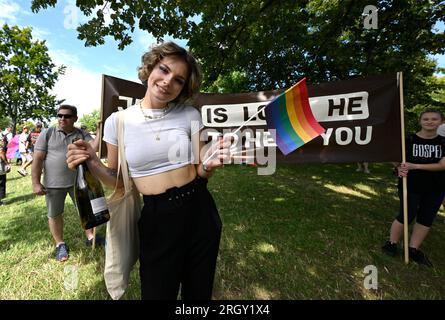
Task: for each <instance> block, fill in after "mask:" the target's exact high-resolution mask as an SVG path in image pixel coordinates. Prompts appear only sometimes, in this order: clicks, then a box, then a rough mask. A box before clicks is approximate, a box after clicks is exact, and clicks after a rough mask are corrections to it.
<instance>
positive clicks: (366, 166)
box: [355, 162, 371, 173]
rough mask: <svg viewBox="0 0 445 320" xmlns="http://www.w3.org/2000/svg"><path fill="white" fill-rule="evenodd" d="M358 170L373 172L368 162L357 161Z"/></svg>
mask: <svg viewBox="0 0 445 320" xmlns="http://www.w3.org/2000/svg"><path fill="white" fill-rule="evenodd" d="M355 171H357V172H362V171H363V172H364V173H371V171H369V164H368V162H357V170H355Z"/></svg>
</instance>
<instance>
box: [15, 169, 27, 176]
mask: <svg viewBox="0 0 445 320" xmlns="http://www.w3.org/2000/svg"><path fill="white" fill-rule="evenodd" d="M17 172H18V173H20V175H21V176H22V177H26V176H27V175H28V172H26V171H25V170H24V169H19V170H17Z"/></svg>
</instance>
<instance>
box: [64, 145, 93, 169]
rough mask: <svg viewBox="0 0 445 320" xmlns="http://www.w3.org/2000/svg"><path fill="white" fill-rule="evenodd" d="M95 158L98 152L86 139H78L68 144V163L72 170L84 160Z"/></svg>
mask: <svg viewBox="0 0 445 320" xmlns="http://www.w3.org/2000/svg"><path fill="white" fill-rule="evenodd" d="M95 158H97V156H96V152H95V151H94V150H93V148H92V147H91V145H90V144H89V143H88V142H86V141H84V140H77V141H75V142H73V143H71V144H69V145H68V152H67V153H66V163H67V164H68V168H70V169H71V170H75V169H76V167H77V166H78V165H79V164H81V163H82V162H85V161H92V160H94V159H95Z"/></svg>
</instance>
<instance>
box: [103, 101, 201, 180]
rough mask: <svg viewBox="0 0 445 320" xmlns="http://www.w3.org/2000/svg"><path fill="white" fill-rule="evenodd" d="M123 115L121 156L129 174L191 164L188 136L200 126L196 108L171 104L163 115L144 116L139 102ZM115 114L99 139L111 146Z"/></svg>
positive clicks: (115, 135) (145, 174)
mask: <svg viewBox="0 0 445 320" xmlns="http://www.w3.org/2000/svg"><path fill="white" fill-rule="evenodd" d="M144 111H149V110H144ZM156 111H158V112H161V114H162V112H163V111H162V110H156ZM123 114H124V116H125V120H124V146H125V157H126V159H127V163H128V167H129V171H130V176H131V177H144V176H149V175H153V174H158V173H161V172H165V171H169V170H173V169H177V168H180V167H184V166H186V165H188V164H190V163H194V158H193V152H192V148H191V136H192V135H193V134H194V133H197V132H199V130H200V129H202V128H203V124H202V120H201V113H200V112H199V111H198V110H197V109H195V108H194V107H191V106H183V105H181V106H177V105H171V106H170V107H169V109H168V110H167V112H166V115H165V116H164V117H163V118H161V119H146V118H145V117H144V115H143V113H142V110H141V109H140V107H139V105H133V106H131V107H129V108H127V109H126V110H125V111H123ZM117 115H118V112H114V113H112V114H111V115H110V117H108V118H107V119H106V121H105V126H104V138H103V139H104V141H106V142H108V143H110V144H112V145H115V146H117V119H118V118H117ZM155 116H156V115H155ZM157 137H159V140H157Z"/></svg>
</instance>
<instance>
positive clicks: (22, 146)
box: [17, 126, 32, 177]
mask: <svg viewBox="0 0 445 320" xmlns="http://www.w3.org/2000/svg"><path fill="white" fill-rule="evenodd" d="M28 136H29V127H28V126H24V127H23V130H22V133H21V134H20V137H19V152H20V156H21V159H22V165H21V167H20V169H19V170H17V172H18V173H20V175H21V176H23V177H26V176H27V175H28V172H26V170H25V169H24V168H25V166H27V164H28V163H30V162H31V161H32V157H31V155H30V154H29V153H28V149H27V146H28Z"/></svg>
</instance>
